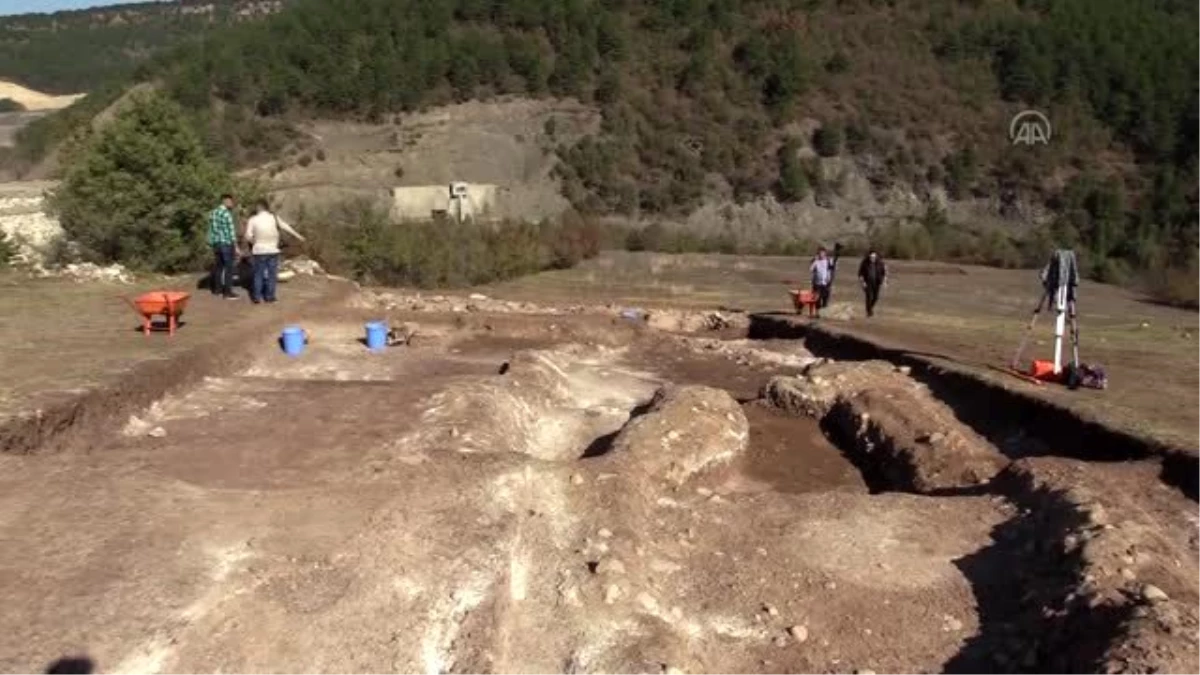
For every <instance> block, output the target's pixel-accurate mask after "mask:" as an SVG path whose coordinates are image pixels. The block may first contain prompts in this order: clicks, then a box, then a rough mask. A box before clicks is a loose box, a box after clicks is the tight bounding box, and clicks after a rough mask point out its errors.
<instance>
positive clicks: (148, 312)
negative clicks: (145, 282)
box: [126, 291, 191, 335]
mask: <svg viewBox="0 0 1200 675" xmlns="http://www.w3.org/2000/svg"><path fill="white" fill-rule="evenodd" d="M189 297H191V295H190V294H188V293H185V292H183V291H150V292H149V293H142V294H141V295H139V296H137V297H136V298H134V299H132V300H128V298H126V299H127V300H128V301H129V304H131V305H133V310H134V311H135V312H137V313H138V315H140V316H141V317H142V333H143V334H145V335H149V334H150V328H151V325H152V320H153V319H154V317H156V316H161V317H165V318H166V320H167V334H168V335H174V334H175V329H176V328H177V327H178V326H179V317H181V316H183V310H184V308H186V307H187V302H188V298H189Z"/></svg>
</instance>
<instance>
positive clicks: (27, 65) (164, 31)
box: [0, 0, 286, 94]
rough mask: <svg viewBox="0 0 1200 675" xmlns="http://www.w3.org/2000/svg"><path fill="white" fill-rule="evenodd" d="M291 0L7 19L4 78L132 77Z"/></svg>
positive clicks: (63, 81)
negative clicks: (153, 61)
mask: <svg viewBox="0 0 1200 675" xmlns="http://www.w3.org/2000/svg"><path fill="white" fill-rule="evenodd" d="M284 2H286V0H176V1H174V2H140V3H130V4H126V5H115V6H105V7H94V8H90V9H84V10H75V11H62V12H55V13H53V14H24V15H16V16H4V17H0V79H6V80H12V81H16V82H20V83H21V84H23V85H25V86H28V87H33V88H35V89H38V90H41V91H46V92H52V93H55V94H74V93H76V92H81V91H92V90H93V89H95V88H97V87H99V86H101V85H103V84H107V83H110V82H112V81H113V80H116V79H121V78H124V77H128V76H130V75H132V74H133V73H134V71H135V69H136V68H137V66H138V65H139V64H142V63H144V62H145V61H146V60H147V59H148V58H149V57H151V56H152V55H154V54H156V53H158V52H160V51H162V50H164V49H170V48H172V47H175V46H177V45H179V44H180V43H182V42H185V41H187V40H193V39H197V38H199V37H201V36H203V35H204V34H206V33H207V32H209V31H211V30H212V29H215V28H218V27H221V26H226V25H230V24H233V23H239V22H243V21H248V20H254V19H257V18H261V17H263V16H267V15H269V14H272V13H274V12H276V11H278V10H279V9H280V8H281V7H282V5H283V4H284Z"/></svg>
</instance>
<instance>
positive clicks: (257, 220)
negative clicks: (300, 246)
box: [246, 201, 304, 305]
mask: <svg viewBox="0 0 1200 675" xmlns="http://www.w3.org/2000/svg"><path fill="white" fill-rule="evenodd" d="M255 210H256V213H255V214H254V215H253V216H251V218H250V220H249V221H248V222H247V223H246V241H247V242H248V243H249V244H250V253H251V255H253V256H254V280H253V282H252V283H251V284H250V299H251V300H252V301H253V302H254V304H256V305H257V304H258V303H260V302H263V301H266V302H275V287H276V285H278V283H279V236H280V231H283V232H286V233H288V234H290V235H291V236H293V237H295V238H297V239H299V240H300V241H304V237H302V236H300V233H299V232H296V231H295V230H293V229H292V227H291V226H290V225H288V224H287V223H285V222H283V221H282V220H280V219H279V216H276V215H275V214H274V213H271V211H270V209H268V207H267V203H266V202H265V201H260V202H258V204H257V205H256V207H255Z"/></svg>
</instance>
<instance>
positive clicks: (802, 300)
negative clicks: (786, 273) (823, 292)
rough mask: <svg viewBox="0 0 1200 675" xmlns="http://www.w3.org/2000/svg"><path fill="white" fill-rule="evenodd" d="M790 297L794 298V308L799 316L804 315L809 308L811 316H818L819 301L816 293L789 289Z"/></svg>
mask: <svg viewBox="0 0 1200 675" xmlns="http://www.w3.org/2000/svg"><path fill="white" fill-rule="evenodd" d="M788 295H790V296H792V306H793V307H795V308H796V313H797V314H802V313H804V310H805V309H806V308H807V309H808V315H809V316H816V314H817V301H818V298H817V294H816V293H814V292H812V291H809V290H801V289H799V288H789V289H788Z"/></svg>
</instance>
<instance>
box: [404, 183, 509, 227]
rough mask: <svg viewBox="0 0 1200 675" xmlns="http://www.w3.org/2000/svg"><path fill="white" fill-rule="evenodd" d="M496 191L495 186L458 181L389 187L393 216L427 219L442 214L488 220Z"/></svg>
mask: <svg viewBox="0 0 1200 675" xmlns="http://www.w3.org/2000/svg"><path fill="white" fill-rule="evenodd" d="M498 192H499V188H497V187H496V186H495V185H487V184H480V183H460V182H455V183H451V184H450V185H420V186H414V187H397V188H392V217H393V218H395V219H397V220H430V219H431V218H437V217H440V216H443V215H444V216H446V217H450V218H455V219H458V220H470V219H475V220H491V219H492V218H493V217H494V214H495V211H496V195H497V193H498Z"/></svg>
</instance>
